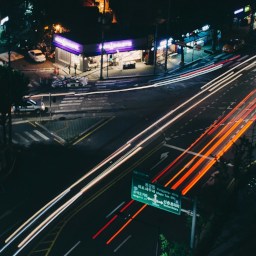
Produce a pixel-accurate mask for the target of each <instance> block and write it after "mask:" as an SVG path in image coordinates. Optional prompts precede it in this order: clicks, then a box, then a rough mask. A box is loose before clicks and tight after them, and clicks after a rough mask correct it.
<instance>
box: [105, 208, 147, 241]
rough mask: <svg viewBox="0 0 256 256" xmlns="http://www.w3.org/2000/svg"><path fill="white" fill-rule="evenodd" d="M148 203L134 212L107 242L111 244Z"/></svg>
mask: <svg viewBox="0 0 256 256" xmlns="http://www.w3.org/2000/svg"><path fill="white" fill-rule="evenodd" d="M147 206H148V205H147V204H144V205H143V206H142V207H141V208H140V209H139V210H138V211H137V212H136V213H135V214H133V216H132V217H131V218H130V219H129V220H128V221H127V222H126V223H125V224H124V225H123V226H122V227H121V228H120V229H119V230H118V231H117V232H116V233H115V234H114V235H113V236H111V237H110V238H109V239H108V241H107V242H106V244H110V243H111V242H112V240H113V239H115V237H116V236H117V235H118V234H119V233H120V232H121V231H122V230H123V229H125V227H126V226H128V225H129V223H130V222H131V221H132V220H133V219H134V218H135V217H136V216H137V215H138V214H140V213H141V212H142V211H143V210H144V209H145V208H146V207H147Z"/></svg>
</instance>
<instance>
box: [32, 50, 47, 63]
mask: <svg viewBox="0 0 256 256" xmlns="http://www.w3.org/2000/svg"><path fill="white" fill-rule="evenodd" d="M28 56H29V57H30V58H31V59H32V60H33V61H35V62H44V61H46V57H45V55H44V54H43V53H42V51H41V50H37V49H36V50H30V51H28Z"/></svg>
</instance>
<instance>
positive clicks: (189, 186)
mask: <svg viewBox="0 0 256 256" xmlns="http://www.w3.org/2000/svg"><path fill="white" fill-rule="evenodd" d="M253 110H254V109H253ZM253 110H251V109H250V112H252V111H253ZM255 119H256V117H255V116H254V117H253V119H252V120H250V121H249V122H248V123H247V124H246V125H245V126H244V127H243V128H242V129H241V130H240V131H239V132H238V133H237V134H236V135H235V136H234V137H233V138H232V139H231V140H230V141H229V142H228V144H226V145H224V146H223V148H222V149H221V150H220V151H219V153H217V155H216V158H214V159H212V160H211V161H210V163H213V164H214V163H215V162H216V161H217V160H218V159H219V158H220V157H221V156H222V155H223V154H224V153H225V152H226V151H227V150H228V149H229V148H230V147H231V146H232V145H233V143H234V142H235V141H237V140H238V139H239V138H240V137H241V136H242V134H244V133H245V131H246V130H247V129H248V128H249V127H250V126H251V124H252V123H253V122H255ZM242 121H243V120H240V121H239V122H236V123H235V124H234V125H233V126H232V128H231V130H232V131H234V130H235V128H237V126H238V125H239V124H241V123H242ZM210 129H211V127H210V128H209V129H208V130H210ZM223 131H224V132H226V129H222V131H221V132H223ZM229 131H230V130H229ZM229 131H228V132H227V133H229V134H230V132H229ZM207 132H208V131H205V133H204V134H206V133H207ZM221 132H219V134H220V133H221ZM204 134H203V135H204ZM217 136H218V135H216V136H215V138H216V137H217ZM201 137H202V135H201V136H200V138H201ZM225 137H227V136H226V135H225V134H224V136H223V137H222V138H221V139H220V140H219V141H218V142H217V144H218V145H219V144H221V142H223V141H224V139H225ZM193 144H194V143H193ZM189 148H190V147H189ZM213 148H216V144H215V145H214V146H213V147H212V148H211V151H212V150H213ZM185 152H186V151H184V152H183V153H182V154H181V155H184V154H185ZM208 153H209V151H208ZM205 155H207V154H205ZM178 158H179V157H178ZM176 159H177V158H176ZM173 163H175V161H173V162H172V164H171V165H174V164H173ZM213 164H212V165H213ZM212 165H210V164H209V165H208V167H205V168H204V169H203V171H200V172H199V173H198V175H197V176H196V177H195V178H194V179H193V181H192V182H191V183H189V185H188V186H187V187H186V188H184V189H183V190H182V194H183V195H185V194H186V193H187V192H188V191H189V190H190V189H191V188H192V187H193V186H194V185H195V184H196V183H197V182H198V181H199V180H200V179H201V177H202V176H203V175H204V174H205V173H206V172H207V171H208V170H209V169H210V167H211V166H212ZM168 167H169V166H168ZM166 169H167V168H166ZM168 169H169V168H168ZM158 178H159V177H156V178H155V179H154V180H153V181H152V182H154V181H156V180H157V179H158ZM169 183H170V182H167V183H166V184H165V185H164V186H165V187H166V186H168V185H169ZM133 202H134V200H131V201H130V202H129V205H130V204H131V203H133ZM129 205H128V204H127V206H125V207H126V208H127V207H128V206H129ZM146 206H147V204H144V205H143V206H142V207H141V208H140V209H139V210H138V211H137V212H136V213H135V214H134V215H133V216H132V217H131V218H130V219H128V221H126V222H125V223H124V224H123V225H122V226H121V228H119V229H118V230H117V231H116V232H115V233H114V234H113V235H112V236H111V237H110V238H109V239H108V240H107V242H106V244H110V243H111V242H112V241H113V240H114V239H115V237H116V236H118V234H120V233H121V232H122V230H124V229H125V228H126V227H127V226H128V225H129V224H130V223H131V221H132V220H133V219H134V218H135V217H136V216H137V215H138V214H140V213H141V212H142V211H143V210H144V209H145V208H146Z"/></svg>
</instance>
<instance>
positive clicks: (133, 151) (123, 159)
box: [16, 56, 256, 248]
mask: <svg viewBox="0 0 256 256" xmlns="http://www.w3.org/2000/svg"><path fill="white" fill-rule="evenodd" d="M255 57H256V56H254V57H252V58H250V59H253V58H255ZM250 59H248V60H246V61H245V62H243V63H240V64H241V65H242V64H244V63H246V62H247V61H249V60H250ZM238 66H239V65H237V66H236V67H235V68H237V67H238ZM217 67H218V65H216V68H217ZM237 73H239V71H237ZM241 75H242V74H240V75H239V76H241ZM228 76H230V77H232V76H233V75H228ZM239 76H236V77H235V78H234V79H233V80H235V79H237V78H238V77H239ZM188 77H189V76H187V77H185V78H186V79H187V78H188ZM177 79H182V78H177ZM183 79H184V78H183ZM233 80H232V81H233ZM177 81H181V80H175V82H177ZM223 81H224V80H223ZM165 82H168V83H172V80H168V81H165ZM165 82H164V83H165ZM212 82H213V81H211V83H212ZM230 82H231V81H229V82H228V83H226V84H224V85H222V86H221V87H218V88H216V86H214V85H212V84H211V86H210V87H212V86H214V91H212V92H210V93H208V95H207V96H205V97H203V98H202V99H200V100H198V101H197V102H196V103H195V104H193V105H191V106H190V107H188V108H187V109H186V110H185V111H183V112H181V113H180V114H178V115H177V116H176V117H174V118H173V119H171V120H170V121H168V122H167V123H166V124H164V125H163V126H162V127H161V128H159V129H157V130H156V131H155V132H153V133H152V134H151V135H150V136H148V137H146V138H145V139H144V140H142V141H140V142H139V143H138V144H136V145H135V146H134V147H133V148H132V149H131V150H130V151H129V152H128V153H126V154H125V155H124V156H122V157H121V158H120V159H118V160H117V161H116V162H115V163H114V164H112V165H111V166H110V167H108V168H107V169H106V170H104V171H103V172H102V173H101V174H100V175H98V176H97V177H96V178H95V179H93V180H92V181H91V182H89V183H88V184H87V185H86V186H84V187H83V188H82V189H81V191H80V192H79V193H78V194H77V195H76V196H75V197H72V198H71V199H70V200H69V201H67V202H66V203H65V204H63V205H62V206H61V207H60V208H59V209H57V210H56V211H55V212H54V213H53V214H51V215H50V216H49V217H48V218H47V219H46V220H45V221H44V222H42V223H41V225H39V226H38V227H37V228H36V229H35V230H34V231H32V232H31V233H30V235H29V236H28V237H27V238H26V239H24V240H23V241H22V242H21V243H20V244H19V247H21V248H23V247H24V246H26V245H27V244H28V243H29V242H30V241H31V240H32V239H33V238H34V237H35V236H36V235H37V234H38V233H40V232H41V230H42V229H44V228H45V227H46V226H47V225H48V224H49V223H50V222H51V221H52V220H53V219H55V218H56V217H57V216H58V215H59V214H60V213H61V212H62V211H64V210H65V209H66V208H67V207H68V206H69V205H71V204H72V203H73V202H74V201H75V200H76V199H77V198H78V197H79V196H81V195H82V194H83V193H85V192H86V191H87V190H88V189H89V188H91V187H92V186H94V185H95V184H96V183H97V182H98V181H100V180H101V179H102V178H104V177H105V176H107V175H108V174H109V173H111V172H112V171H113V170H115V169H116V168H117V167H119V166H120V165H121V164H123V163H124V162H126V161H127V160H128V159H130V158H131V157H132V156H134V155H135V154H136V153H137V152H139V151H140V150H141V149H142V145H143V144H144V143H146V142H148V141H149V140H150V139H151V138H153V137H154V136H155V135H157V134H158V133H160V132H162V130H163V129H165V128H166V127H168V126H169V125H170V124H171V123H173V122H174V121H176V120H177V119H178V118H180V117H181V116H183V115H185V114H186V113H187V112H188V111H190V110H191V109H192V108H194V107H195V106H197V105H198V104H200V103H201V102H203V101H204V100H205V99H207V98H209V97H210V96H212V95H213V94H215V93H216V92H217V91H219V90H220V89H222V88H224V87H225V86H227V85H228V84H229V83H230ZM164 83H162V85H164ZM160 84H161V83H156V84H153V85H152V87H156V86H158V85H160ZM145 88H149V86H146V87H145ZM145 88H143V89H145ZM132 89H133V90H135V89H142V88H139V87H137V88H132ZM208 89H209V88H206V89H204V90H202V91H201V92H199V93H197V94H196V95H194V96H193V97H191V98H190V99H189V100H187V101H185V102H184V103H182V104H181V105H180V106H178V107H177V108H176V109H174V110H172V111H170V112H169V113H167V114H166V115H165V116H163V117H162V118H160V119H159V120H158V121H157V122H155V123H154V124H152V125H151V126H149V127H148V128H147V129H145V130H144V131H143V132H141V133H139V134H138V135H137V136H135V137H134V138H132V139H131V140H130V141H128V142H127V143H126V144H125V145H123V146H122V147H121V148H120V149H118V150H116V151H115V152H114V153H113V154H112V155H111V156H109V157H108V158H106V159H105V160H103V161H102V162H101V163H100V164H98V165H97V166H96V167H94V168H93V169H92V170H91V171H90V172H88V173H87V174H86V175H84V176H83V177H82V178H80V179H79V180H78V181H77V182H75V183H73V184H72V185H71V186H70V187H69V188H68V190H70V189H72V188H73V187H75V186H76V185H78V184H79V183H81V182H82V181H83V180H84V179H86V178H87V177H88V176H90V175H91V174H93V173H94V172H96V171H97V170H99V169H100V168H101V167H103V166H104V165H105V164H108V162H110V161H111V160H112V159H114V158H115V157H117V156H119V155H120V154H121V153H122V152H123V151H124V150H126V149H127V148H129V147H130V146H131V143H132V142H134V141H135V140H136V139H138V137H140V136H142V135H143V134H144V133H145V132H147V131H149V130H150V129H151V128H153V127H155V126H156V125H157V124H158V123H160V122H161V121H163V120H165V119H166V118H167V117H169V116H170V115H171V114H173V113H174V112H175V111H177V110H179V109H180V108H182V107H184V106H185V105H186V104H188V103H190V102H191V101H192V100H194V99H196V98H197V97H199V96H200V95H201V94H202V93H204V92H206V91H207V90H208ZM124 90H125V89H124ZM124 90H117V92H121V91H124ZM113 92H115V91H111V93H113ZM96 93H97V92H95V93H94V94H96ZM100 93H108V92H106V91H105V92H104V91H102V92H100ZM71 94H72V93H70V95H71ZM85 94H88V93H83V94H81V95H85ZM89 94H90V93H89ZM65 95H67V94H65ZM73 95H74V94H73ZM77 95H79V94H77ZM47 96H48V95H47ZM37 97H38V95H37ZM184 153H185V151H184ZM73 198H75V199H73ZM53 200H54V199H53ZM132 202H133V201H131V203H132ZM45 207H46V206H45ZM125 207H126V206H125ZM145 207H146V206H145ZM145 207H144V208H145ZM144 208H143V207H142V210H143V209H144ZM139 213H140V211H139V212H137V214H139ZM137 214H134V215H133V217H132V218H134V217H136V216H137ZM31 218H32V217H31ZM16 232H18V231H16Z"/></svg>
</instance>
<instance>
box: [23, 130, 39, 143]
mask: <svg viewBox="0 0 256 256" xmlns="http://www.w3.org/2000/svg"><path fill="white" fill-rule="evenodd" d="M24 133H26V135H27V136H28V137H29V138H31V139H32V140H35V141H39V139H38V138H36V137H35V136H34V135H32V134H31V133H29V132H27V131H26V132H24Z"/></svg>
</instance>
